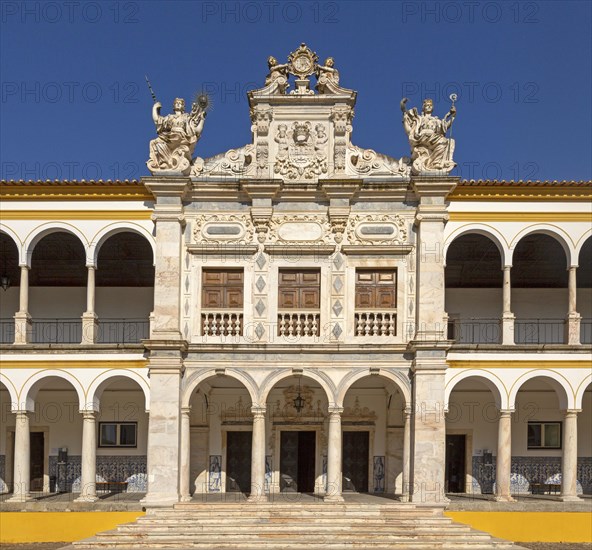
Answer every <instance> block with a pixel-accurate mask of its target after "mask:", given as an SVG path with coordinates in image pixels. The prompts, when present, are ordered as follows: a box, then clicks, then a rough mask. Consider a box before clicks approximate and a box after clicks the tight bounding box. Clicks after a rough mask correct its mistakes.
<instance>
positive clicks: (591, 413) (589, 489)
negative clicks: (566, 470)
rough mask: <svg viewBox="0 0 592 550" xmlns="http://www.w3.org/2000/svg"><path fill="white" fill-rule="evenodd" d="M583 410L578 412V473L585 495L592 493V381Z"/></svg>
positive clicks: (584, 397)
mask: <svg viewBox="0 0 592 550" xmlns="http://www.w3.org/2000/svg"><path fill="white" fill-rule="evenodd" d="M581 407H582V412H581V413H579V414H578V474H577V479H578V480H579V482H580V484H581V485H582V492H583V493H584V494H585V495H592V471H591V468H590V464H592V438H590V434H591V433H592V383H590V384H588V387H587V388H586V390H585V391H584V395H583V396H582V406H581Z"/></svg>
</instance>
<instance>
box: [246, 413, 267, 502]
mask: <svg viewBox="0 0 592 550" xmlns="http://www.w3.org/2000/svg"><path fill="white" fill-rule="evenodd" d="M251 412H252V413H253V442H252V447H251V494H250V495H249V502H265V501H267V496H266V495H265V407H257V406H254V407H251Z"/></svg>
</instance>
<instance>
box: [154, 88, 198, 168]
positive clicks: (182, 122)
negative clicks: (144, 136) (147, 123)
mask: <svg viewBox="0 0 592 550" xmlns="http://www.w3.org/2000/svg"><path fill="white" fill-rule="evenodd" d="M161 108H162V105H161V103H160V102H158V101H157V102H156V103H155V104H154V106H153V107H152V119H153V120H154V124H155V125H156V132H157V134H158V137H157V138H156V139H153V140H152V141H151V142H150V158H149V159H148V162H147V163H146V164H147V166H148V169H149V170H150V172H152V174H158V173H163V172H165V173H168V174H170V173H178V174H182V175H188V174H189V172H190V170H191V157H192V156H193V151H194V149H195V145H196V143H197V142H198V141H199V138H200V136H201V132H202V130H203V126H204V122H205V119H206V108H207V99H203V100H202V99H201V98H200V100H198V101H195V102H194V103H193V104H192V107H191V112H190V113H186V112H185V100H184V99H181V98H176V99H175V101H174V102H173V111H174V112H173V113H172V114H170V115H166V116H161V114H160V109H161Z"/></svg>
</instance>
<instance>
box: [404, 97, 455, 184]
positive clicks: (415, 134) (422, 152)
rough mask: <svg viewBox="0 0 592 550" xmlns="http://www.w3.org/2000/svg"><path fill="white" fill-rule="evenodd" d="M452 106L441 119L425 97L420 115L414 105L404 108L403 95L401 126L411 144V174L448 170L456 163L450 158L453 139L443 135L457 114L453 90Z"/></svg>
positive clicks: (430, 101)
mask: <svg viewBox="0 0 592 550" xmlns="http://www.w3.org/2000/svg"><path fill="white" fill-rule="evenodd" d="M450 99H451V100H452V106H451V107H450V111H448V113H446V115H445V116H444V118H443V119H439V118H438V117H437V116H434V115H432V112H433V110H434V102H433V101H432V100H431V99H425V100H424V102H423V106H422V111H421V115H420V114H419V113H418V112H417V109H416V108H415V107H414V108H413V109H411V110H410V111H408V110H407V105H406V104H407V101H409V100H408V99H407V98H406V97H405V98H403V99H402V100H401V111H402V112H403V127H404V128H405V132H406V133H407V136H408V137H409V145H411V161H412V172H413V173H414V174H448V173H450V171H451V170H452V169H453V168H454V167H455V166H456V163H455V162H454V161H453V160H452V156H453V154H454V140H453V139H452V138H451V137H450V138H447V137H446V132H447V131H448V130H449V129H450V128H451V126H452V123H453V122H454V119H455V117H456V107H455V106H454V101H455V100H456V96H454V94H453V95H452V96H451V98H450Z"/></svg>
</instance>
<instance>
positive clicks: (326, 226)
mask: <svg viewBox="0 0 592 550" xmlns="http://www.w3.org/2000/svg"><path fill="white" fill-rule="evenodd" d="M270 228H271V231H270V233H271V234H270V238H271V240H272V242H276V241H277V242H280V243H282V242H283V243H298V244H312V243H328V242H330V241H331V239H332V233H331V224H330V223H329V220H328V219H327V216H323V215H319V214H274V216H273V217H272V218H271V222H270Z"/></svg>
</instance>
